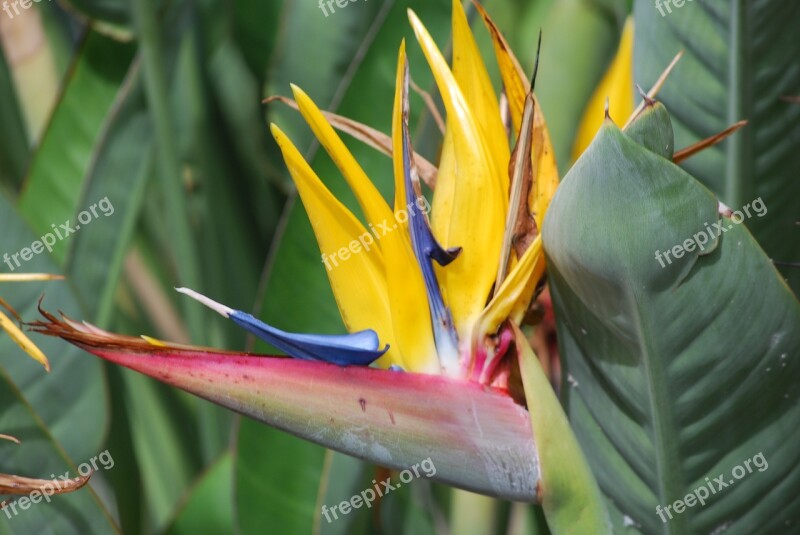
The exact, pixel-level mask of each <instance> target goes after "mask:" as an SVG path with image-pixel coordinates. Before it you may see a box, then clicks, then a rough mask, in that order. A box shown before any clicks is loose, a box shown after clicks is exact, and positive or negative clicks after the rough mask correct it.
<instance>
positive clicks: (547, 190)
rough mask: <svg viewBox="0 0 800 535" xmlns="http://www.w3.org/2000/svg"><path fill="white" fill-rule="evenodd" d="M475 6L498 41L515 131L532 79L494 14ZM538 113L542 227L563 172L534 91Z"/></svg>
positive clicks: (536, 208)
mask: <svg viewBox="0 0 800 535" xmlns="http://www.w3.org/2000/svg"><path fill="white" fill-rule="evenodd" d="M473 3H474V5H475V8H476V9H477V10H478V13H480V15H481V17H483V21H484V23H485V24H486V27H487V28H488V30H489V34H490V35H491V37H492V43H493V44H494V53H495V57H496V58H497V65H498V66H499V68H500V78H501V79H502V80H503V87H505V90H506V95H507V96H508V103H509V109H510V110H511V122H512V124H513V126H514V132H515V133H518V132H519V129H520V127H521V125H522V115H523V112H524V109H525V98H526V97H527V95H528V88H529V83H528V81H527V79H526V76H525V71H523V70H522V67H521V66H520V64H519V61H518V60H517V57H516V56H515V55H514V52H512V50H511V47H510V46H509V45H508V41H506V39H505V37H503V34H502V33H500V29H499V28H498V27H497V25H496V24H495V23H494V21H493V20H492V18H491V17H490V16H489V14H488V13H487V12H486V10H485V9H483V6H481V5H480V4H479V3H478V2H473ZM533 104H534V116H533V126H534V131H533V142H532V146H533V149H532V152H531V159H532V162H533V169H534V172H535V175H534V176H535V177H536V181H535V182H534V184H533V191H532V194H531V198H530V204H529V206H530V209H531V212H532V213H533V217H534V219H535V220H536V225H537V227H538V228H539V230H540V231H541V228H542V222H543V221H544V214H545V212H546V211H547V207H548V206H549V204H550V199H552V198H553V195H554V194H555V192H556V188H557V187H558V182H559V176H558V166H557V165H556V158H555V151H554V150H553V144H552V142H551V141H550V131H549V130H548V129H547V121H545V117H544V113H542V109H541V107H540V106H539V100H538V99H537V98H536V96H535V95H534V97H533Z"/></svg>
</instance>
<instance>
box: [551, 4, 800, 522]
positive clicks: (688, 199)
mask: <svg viewBox="0 0 800 535" xmlns="http://www.w3.org/2000/svg"><path fill="white" fill-rule="evenodd" d="M687 6H688V4H687ZM684 9H689V7H686V8H684ZM658 108H660V105H656V108H649V109H648V111H647V112H646V113H645V114H644V115H643V116H642V117H641V118H640V120H641V121H645V122H646V123H648V122H649V123H651V124H650V127H651V128H653V129H655V128H657V127H659V125H658V122H659V121H663V120H664V115H663V114H662V113H661V112H660V111H659V109H658ZM661 128H663V125H661ZM645 130H646V129H645ZM715 224H721V225H723V226H724V228H725V231H724V232H723V233H721V235H719V236H717V235H716V232H717V231H716V230H714V231H713V233H714V234H712V237H711V238H709V236H708V232H709V229H710V228H713V226H714V225H715ZM701 236H703V237H705V239H704V238H702V237H701ZM543 238H544V245H545V251H546V254H547V258H548V268H549V274H550V275H549V276H550V284H551V292H552V295H553V302H554V306H555V311H556V316H557V318H558V336H559V343H560V346H561V355H562V359H563V368H564V369H563V376H564V378H565V379H566V380H565V382H564V385H563V387H562V388H563V398H564V401H565V405H566V408H567V412H568V414H569V417H570V419H571V421H572V424H573V428H574V429H575V433H576V435H577V436H578V439H579V440H580V442H581V444H582V445H583V447H584V452H585V453H586V456H587V458H588V460H589V463H590V464H591V466H592V469H593V470H594V473H595V475H596V477H597V479H598V482H599V484H600V487H601V489H602V491H603V492H604V493H605V495H606V496H607V498H608V499H609V502H610V503H611V504H613V507H611V509H612V511H613V513H612V516H613V520H614V522H615V524H616V525H617V529H619V530H621V529H622V526H623V525H625V526H634V527H635V528H636V529H637V530H639V531H641V532H643V533H657V532H658V533H670V534H672V533H676V534H677V533H710V532H714V531H717V530H720V529H723V526H724V529H725V530H726V531H725V533H737V534H738V533H743V534H747V533H756V532H757V533H785V532H786V530H787V529H791V528H788V527H787V526H788V525H792V523H793V522H795V521H796V519H797V518H798V514H800V501H798V500H797V492H796V489H797V488H798V484H800V450H798V449H797V448H796V447H795V444H796V442H797V440H798V438H800V411H797V410H796V403H797V397H798V396H799V395H800V385H798V383H797V381H796V377H797V374H798V372H800V369H798V368H800V359H799V358H798V357H800V329H798V328H797V326H798V325H800V304H798V302H797V300H796V299H795V297H794V296H793V295H792V293H791V291H790V290H789V288H788V287H787V286H786V285H785V284H784V282H783V281H782V280H781V278H780V275H779V274H778V272H777V271H776V270H775V268H774V267H773V266H772V264H771V263H770V261H769V259H768V258H767V256H766V255H765V254H764V253H763V251H762V250H761V249H760V247H759V246H758V244H757V243H756V241H755V240H754V239H753V237H752V236H751V235H750V233H749V232H748V231H747V229H746V228H745V227H744V225H736V224H734V223H733V222H732V221H731V219H729V218H727V217H721V216H719V215H718V212H717V201H716V199H715V197H714V195H713V194H712V193H711V192H710V191H708V190H707V189H706V188H705V187H703V186H702V185H701V184H700V183H699V182H697V181H696V180H695V179H694V178H692V177H691V176H690V175H688V174H687V173H686V172H684V171H683V170H682V169H680V168H679V167H677V166H675V165H674V164H673V163H672V162H671V161H670V160H669V159H667V158H664V157H663V156H662V155H661V154H656V153H655V152H651V151H650V150H648V149H646V148H645V147H644V146H643V145H641V144H639V143H637V142H636V141H634V140H633V139H631V137H629V136H626V135H625V134H623V133H622V132H620V131H619V129H618V128H617V127H616V126H615V125H613V123H611V122H610V121H607V122H606V124H605V125H604V126H603V127H602V129H601V131H600V132H599V134H598V136H597V137H596V138H595V140H594V142H593V143H592V145H591V146H590V147H589V149H588V150H587V151H586V152H585V153H584V154H583V155H582V156H581V158H580V159H579V160H578V161H577V162H576V163H575V165H574V167H573V168H572V170H571V171H570V172H569V173H568V174H567V175H566V177H564V180H563V181H562V183H561V186H560V187H559V189H558V191H557V192H556V195H555V197H554V198H553V201H552V204H551V205H550V209H549V211H548V214H547V217H546V219H545V223H544V226H543ZM690 241H692V242H693V243H694V244H696V245H690V243H689V242H690ZM701 242H705V243H704V244H703V248H702V249H701V248H700V247H699V244H700V243H701ZM676 247H681V248H682V249H683V251H684V252H681V250H680V249H676ZM660 251H669V252H670V256H669V257H666V259H665V257H664V255H665V254H666V253H661V257H662V259H661V260H659V258H658V253H659V252H660ZM662 265H663V267H662ZM757 455H763V457H764V459H765V462H767V463H769V469H768V470H766V469H764V470H763V471H760V470H755V469H753V461H752V460H753V458H754V457H755V456H757ZM745 463H750V466H751V473H747V474H746V475H745V476H744V477H743V478H742V479H741V480H739V481H735V484H730V487H729V488H722V489H717V487H715V488H714V490H715V493H714V494H712V493H710V492H709V493H708V494H709V496H707V499H706V500H705V505H701V504H699V503H697V502H696V500H695V501H694V506H691V507H687V508H686V509H685V510H683V511H682V512H677V511H676V509H675V503H676V501H677V500H685V499H686V497H687V496H689V495H690V494H691V493H693V492H694V491H695V489H700V488H706V486H707V485H708V484H709V481H708V480H707V478H708V479H713V478H716V477H718V476H720V474H721V475H722V476H723V479H724V480H725V481H726V482H727V481H729V480H734V479H738V477H737V476H735V475H733V474H734V473H739V472H738V471H737V472H734V471H735V470H737V468H736V467H737V466H740V465H741V466H744V464H745ZM742 469H744V468H742ZM703 494H705V493H703ZM754 497H757V498H755V499H754ZM667 506H670V507H672V508H673V509H672V517H673V518H671V519H670V518H668V515H667V514H666V513H664V509H665V508H666V507H667ZM657 507H661V509H660V510H661V512H662V513H664V514H663V517H664V518H663V520H664V521H662V518H660V517H659V514H658V513H657ZM787 522H788V523H789V524H786V523H787Z"/></svg>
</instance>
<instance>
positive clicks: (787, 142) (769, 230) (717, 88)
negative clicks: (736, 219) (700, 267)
mask: <svg viewBox="0 0 800 535" xmlns="http://www.w3.org/2000/svg"><path fill="white" fill-rule="evenodd" d="M667 9H668V8H667V7H664V9H663V11H664V16H662V15H661V13H660V12H659V10H658V9H657V8H654V7H653V2H652V1H651V0H638V1H637V2H636V9H635V17H636V20H635V24H636V38H635V39H636V41H635V47H634V73H635V77H636V80H637V81H638V82H639V83H640V84H641V85H642V86H643V87H649V86H650V84H652V83H653V81H655V79H656V78H657V77H658V75H659V74H660V73H661V71H662V70H663V69H664V67H665V66H666V65H667V64H668V63H669V61H670V59H671V58H672V57H673V56H674V55H675V54H676V53H677V52H678V51H680V50H684V51H685V53H684V56H683V58H682V59H681V61H680V62H679V63H678V66H677V67H676V68H675V71H674V73H673V74H672V75H671V76H670V78H669V79H668V80H667V83H666V85H665V86H664V88H663V90H662V91H661V93H660V94H659V98H660V99H661V100H662V101H663V102H664V104H665V105H666V106H667V108H669V110H670V113H671V114H672V118H673V124H674V127H675V138H676V147H677V148H683V147H686V146H688V145H691V144H693V143H695V142H697V141H700V140H701V139H704V138H706V137H708V136H711V135H713V134H716V133H717V132H720V131H722V130H724V129H725V128H727V127H728V126H730V125H732V124H733V123H735V122H737V121H739V120H741V119H746V120H748V121H749V124H748V125H747V126H746V127H745V128H743V129H742V130H740V131H739V132H737V133H736V134H734V135H733V136H732V137H731V138H729V139H728V140H726V141H725V142H723V143H722V144H720V145H717V146H715V147H713V148H710V149H707V150H705V151H704V152H702V153H701V154H699V155H697V156H695V157H693V158H691V159H689V160H687V161H686V162H685V163H684V164H683V167H684V168H685V169H686V170H687V171H689V172H690V173H691V174H692V175H694V176H695V177H696V178H697V179H698V180H700V181H701V182H702V183H703V184H705V185H706V186H707V187H709V188H710V189H711V190H712V191H714V192H715V193H716V194H717V195H718V196H719V198H720V200H722V201H723V202H724V203H725V204H727V205H728V206H730V207H731V209H733V210H738V209H741V208H742V207H744V206H745V205H747V204H749V203H751V202H752V201H754V200H756V199H763V202H764V204H765V205H766V207H767V209H768V213H767V214H765V216H764V217H751V218H748V220H747V227H748V228H749V229H750V230H751V231H752V233H753V235H754V236H755V238H756V239H757V240H758V242H759V243H760V244H761V246H762V247H763V248H764V250H765V251H766V253H767V255H768V256H769V257H770V258H772V259H773V260H776V261H782V262H800V232H798V226H797V220H798V211H797V199H798V197H800V181H798V180H797V169H798V168H800V150H798V147H800V138H798V135H797V125H798V123H800V105H798V104H797V103H789V102H786V101H784V100H782V97H784V96H789V95H796V94H797V93H798V87H800V64H799V63H798V61H797V56H798V53H800V46H798V41H797V39H796V38H795V37H794V35H793V31H794V28H796V26H797V24H798V21H800V4H798V3H797V2H774V1H769V0H748V1H745V0H731V1H725V0H709V1H703V2H700V1H697V2H691V3H689V2H687V3H686V4H685V5H684V6H683V7H681V8H677V7H675V5H674V4H672V7H671V11H672V12H671V13H669V12H668V11H667ZM779 269H780V270H781V272H782V273H783V275H784V276H785V277H786V278H787V279H788V280H789V283H790V286H791V287H792V289H793V290H794V292H795V294H796V295H797V294H800V269H797V268H791V267H781V266H779Z"/></svg>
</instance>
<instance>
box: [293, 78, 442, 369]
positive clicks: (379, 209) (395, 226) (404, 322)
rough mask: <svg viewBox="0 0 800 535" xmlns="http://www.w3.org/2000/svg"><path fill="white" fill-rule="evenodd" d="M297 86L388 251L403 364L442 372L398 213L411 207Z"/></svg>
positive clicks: (309, 117)
mask: <svg viewBox="0 0 800 535" xmlns="http://www.w3.org/2000/svg"><path fill="white" fill-rule="evenodd" d="M292 91H293V92H294V97H295V100H296V101H297V105H298V107H299V108H300V113H301V114H302V115H303V118H304V119H305V120H306V122H307V123H308V125H309V126H310V127H311V129H312V131H313V132H314V135H315V136H316V137H317V139H318V140H319V142H320V143H321V144H322V146H323V148H324V149H325V151H326V152H327V153H328V154H329V155H330V157H331V159H332V160H333V162H334V163H335V164H336V166H337V167H338V168H339V170H340V171H341V173H342V175H344V177H345V180H346V181H347V183H348V185H349V186H350V189H352V190H353V193H354V194H355V196H356V199H357V200H358V203H359V205H360V206H361V209H362V210H363V211H364V215H365V216H366V218H367V221H368V222H369V223H370V227H371V228H372V229H374V230H373V234H374V235H375V239H374V244H372V247H376V248H378V249H379V250H380V251H381V252H382V253H383V258H384V261H385V270H386V283H387V288H388V297H389V308H390V312H391V319H392V325H393V327H394V333H395V340H396V342H397V349H398V350H399V352H400V353H401V354H402V356H403V357H402V358H403V363H404V366H403V367H404V368H405V369H407V370H409V371H413V372H420V373H439V361H438V360H437V358H436V346H435V344H434V339H433V329H432V326H431V318H430V312H429V311H428V310H427V308H426V307H425V306H420V304H421V303H423V304H424V303H427V294H426V292H425V282H424V280H423V278H422V273H421V272H420V270H419V266H418V265H417V260H416V258H415V256H414V251H413V250H412V249H411V243H410V241H409V239H408V237H407V235H406V233H405V232H404V231H403V229H402V228H401V226H400V223H399V222H398V219H400V220H403V221H405V220H406V219H407V217H408V210H409V208H408V207H407V206H405V204H403V205H402V206H401V207H400V208H398V209H397V210H398V214H399V216H398V217H395V214H394V212H392V209H391V208H389V205H388V204H387V203H386V201H385V200H384V198H383V196H382V195H381V193H380V192H379V191H378V189H377V188H376V187H375V185H374V184H373V183H372V181H371V180H370V179H369V177H367V174H366V173H365V172H364V170H363V169H362V167H361V166H360V165H359V164H358V162H357V161H356V159H355V158H354V157H353V155H352V154H351V153H350V151H349V150H348V149H347V147H346V146H345V144H344V142H343V141H342V139H341V138H340V137H339V135H338V134H337V133H336V131H335V130H334V129H333V127H332V126H331V125H330V123H328V121H327V120H326V119H325V116H324V115H323V114H322V111H320V109H319V108H318V107H317V106H316V105H315V104H314V102H313V101H312V100H311V99H310V98H309V96H308V95H307V94H306V93H304V92H303V90H301V89H300V88H298V87H297V86H294V85H293V86H292ZM355 238H357V235H353V236H351V237H350V240H353V239H355ZM364 241H365V242H366V241H367V240H366V239H365V240H364ZM343 245H344V244H343ZM359 254H360V253H359ZM379 333H380V331H379Z"/></svg>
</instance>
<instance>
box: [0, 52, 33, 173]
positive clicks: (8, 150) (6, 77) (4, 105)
mask: <svg viewBox="0 0 800 535" xmlns="http://www.w3.org/2000/svg"><path fill="white" fill-rule="evenodd" d="M0 94H2V95H5V98H3V99H0V117H2V119H0V139H2V140H3V142H2V143H0V184H4V185H6V186H11V187H12V188H17V187H19V185H20V184H21V183H22V178H23V177H24V175H25V169H26V167H27V166H28V157H29V156H30V147H29V145H28V129H27V127H26V126H25V120H24V119H23V117H22V108H21V107H20V105H19V102H18V100H17V91H16V88H15V87H14V80H13V78H12V75H11V70H10V69H9V66H8V62H7V61H6V56H5V53H4V52H3V51H2V50H0Z"/></svg>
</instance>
